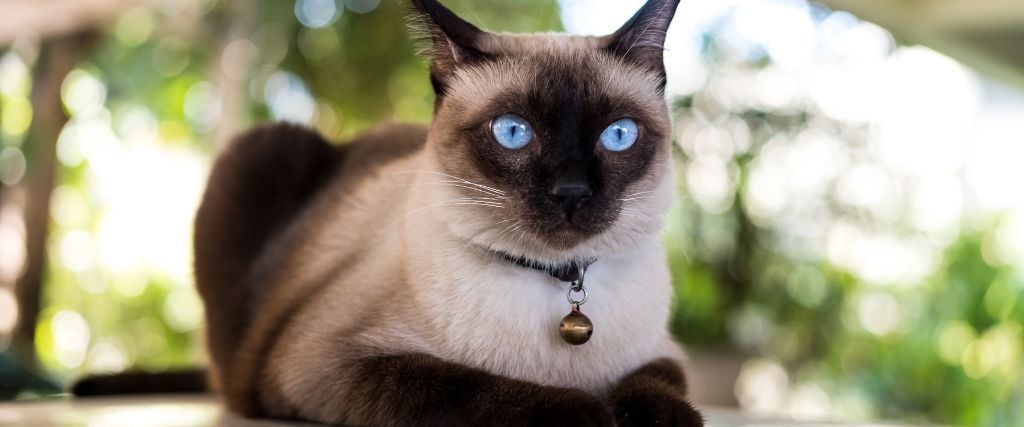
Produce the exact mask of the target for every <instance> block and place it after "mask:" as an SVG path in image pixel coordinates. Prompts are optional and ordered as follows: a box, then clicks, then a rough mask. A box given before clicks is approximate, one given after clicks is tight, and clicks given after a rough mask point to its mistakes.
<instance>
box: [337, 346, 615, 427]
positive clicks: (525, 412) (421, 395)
mask: <svg viewBox="0 0 1024 427" xmlns="http://www.w3.org/2000/svg"><path fill="white" fill-rule="evenodd" d="M352 368H354V370H353V371H352V374H353V375H352V376H351V377H350V381H351V382H350V383H349V386H350V387H351V390H352V393H349V395H350V396H352V397H354V398H355V399H353V400H355V401H349V402H346V403H347V404H346V405H345V406H347V407H348V409H349V410H350V413H349V414H346V415H348V416H345V417H342V418H344V419H346V420H347V421H354V422H356V423H357V424H360V425H393V426H412V425H415V426H435V425H436V426H454V425H488V426H612V425H613V424H614V417H613V416H612V414H611V412H609V411H608V409H606V407H605V406H604V403H603V402H601V401H600V400H599V399H598V398H596V397H594V396H592V395H589V394H587V393H584V392H582V391H580V390H573V389H567V388H556V387H546V386H541V385H538V384H533V383H529V382H525V381H519V380H514V379H510V378H505V377H501V376H497V375H494V374H491V373H488V372H485V371H482V370H479V369H473V368H469V367H466V366H462V365H458V364H454V363H449V362H445V361H443V360H441V359H438V358H436V357H433V356H429V355H425V354H408V355H394V356H380V357H373V358H367V359H363V360H360V361H358V362H357V363H356V364H354V365H352Z"/></svg>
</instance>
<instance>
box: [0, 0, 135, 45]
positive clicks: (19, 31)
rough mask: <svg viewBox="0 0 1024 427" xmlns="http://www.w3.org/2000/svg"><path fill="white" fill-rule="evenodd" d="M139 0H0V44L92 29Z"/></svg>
mask: <svg viewBox="0 0 1024 427" xmlns="http://www.w3.org/2000/svg"><path fill="white" fill-rule="evenodd" d="M142 1H143V0H0V46H6V45H9V44H11V43H12V42H14V40H15V39H17V38H18V37H24V36H28V37H38V38H41V39H46V38H50V37H59V36H61V35H65V34H72V33H76V32H80V31H83V30H85V29H88V28H95V27H97V26H99V24H102V23H104V22H106V21H109V20H110V19H113V18H114V17H115V16H117V15H118V14H119V13H121V12H122V11H124V10H125V9H127V8H129V7H131V6H133V5H135V4H138V3H142Z"/></svg>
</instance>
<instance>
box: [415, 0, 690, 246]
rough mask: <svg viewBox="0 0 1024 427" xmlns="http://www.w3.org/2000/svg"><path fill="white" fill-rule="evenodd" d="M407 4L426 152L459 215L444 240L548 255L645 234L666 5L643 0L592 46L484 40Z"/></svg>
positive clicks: (660, 160)
mask: <svg viewBox="0 0 1024 427" xmlns="http://www.w3.org/2000/svg"><path fill="white" fill-rule="evenodd" d="M412 3H413V5H414V6H415V11H416V12H415V15H416V17H417V20H418V21H419V26H420V27H421V29H422V30H424V33H425V35H426V38H427V39H428V40H429V42H428V43H429V46H430V48H429V49H428V55H429V59H430V78H431V83H432V84H433V87H434V91H435V93H436V96H437V98H436V102H435V113H434V121H433V124H432V125H431V130H430V136H429V139H428V144H427V147H428V148H427V149H428V150H432V152H433V154H434V155H435V156H436V158H437V159H438V164H439V165H440V168H441V171H440V172H441V173H444V174H446V175H450V176H451V177H453V178H450V179H451V180H453V181H455V182H456V183H458V184H462V185H453V186H449V190H450V193H449V194H450V197H449V198H450V199H451V200H456V201H459V202H464V203H463V204H462V206H464V209H463V211H464V212H467V213H468V214H467V215H464V216H465V218H461V219H460V220H459V221H458V222H457V224H455V226H454V228H455V230H456V232H458V233H460V234H463V237H465V238H466V239H469V240H471V241H473V242H474V243H476V244H478V245H482V246H485V247H488V248H490V249H494V250H500V251H503V252H508V253H511V254H513V255H530V256H534V257H537V256H540V257H541V258H550V259H558V258H564V257H565V256H567V255H568V256H600V255H601V252H606V251H608V250H614V249H615V248H617V247H618V246H619V245H623V244H629V245H633V244H635V240H637V239H639V238H646V237H649V236H650V235H652V234H654V233H656V232H657V231H658V229H659V228H660V226H661V222H662V217H663V216H664V214H665V212H666V211H667V209H668V205H669V199H670V193H671V187H672V185H671V160H670V133H671V123H670V118H669V113H668V108H667V106H666V103H665V99H664V88H665V69H664V63H663V59H662V51H663V45H664V41H665V32H666V30H667V29H668V25H669V22H670V21H671V19H672V16H673V14H674V13H675V10H676V6H677V5H678V3H679V2H678V0H650V1H648V2H647V4H646V5H644V6H643V8H641V9H640V11H638V12H637V13H636V15H634V16H633V17H632V18H631V19H629V20H628V22H626V23H625V24H624V25H623V26H622V27H621V28H620V29H619V30H617V31H616V32H614V33H613V34H610V35H607V36H602V37H584V36H569V35H562V34H531V35H524V34H495V33H490V32H486V31H482V30H480V29H478V28H477V27H475V26H473V25H472V24H470V23H468V22H466V21H464V20H462V19H461V18H459V17H458V16H456V15H455V14H454V13H452V12H451V11H449V10H448V9H446V8H445V7H444V6H442V5H441V4H439V3H438V2H437V1H436V0H413V1H412ZM460 180H465V181H466V182H461V181H460Z"/></svg>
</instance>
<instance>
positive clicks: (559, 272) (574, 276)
mask: <svg viewBox="0 0 1024 427" xmlns="http://www.w3.org/2000/svg"><path fill="white" fill-rule="evenodd" d="M492 252H493V253H494V254H495V255H497V256H498V257H500V258H501V259H503V260H505V261H506V262H508V263H510V264H515V265H517V266H520V267H523V268H531V269H534V270H539V271H543V272H545V273H547V274H550V275H551V277H554V278H556V279H558V280H561V281H563V282H577V281H579V280H580V279H582V277H581V276H582V272H584V271H586V270H587V267H590V265H591V264H593V263H594V262H595V261H597V260H596V259H587V260H583V261H569V262H564V263H560V264H546V263H543V262H540V261H537V260H534V259H530V258H527V257H523V256H514V255H511V254H508V253H505V252H499V251H492Z"/></svg>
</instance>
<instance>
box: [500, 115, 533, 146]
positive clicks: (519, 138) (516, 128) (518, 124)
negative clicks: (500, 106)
mask: <svg viewBox="0 0 1024 427" xmlns="http://www.w3.org/2000/svg"><path fill="white" fill-rule="evenodd" d="M491 132H494V139H495V140H496V141H498V144H501V146H502V147H505V148H508V149H510V150H518V149H520V148H523V147H525V146H526V144H529V143H530V140H532V139H533V128H531V127H530V124H529V123H526V119H524V118H522V117H519V116H517V115H515V114H503V115H501V116H498V118H496V119H494V121H493V122H491Z"/></svg>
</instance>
